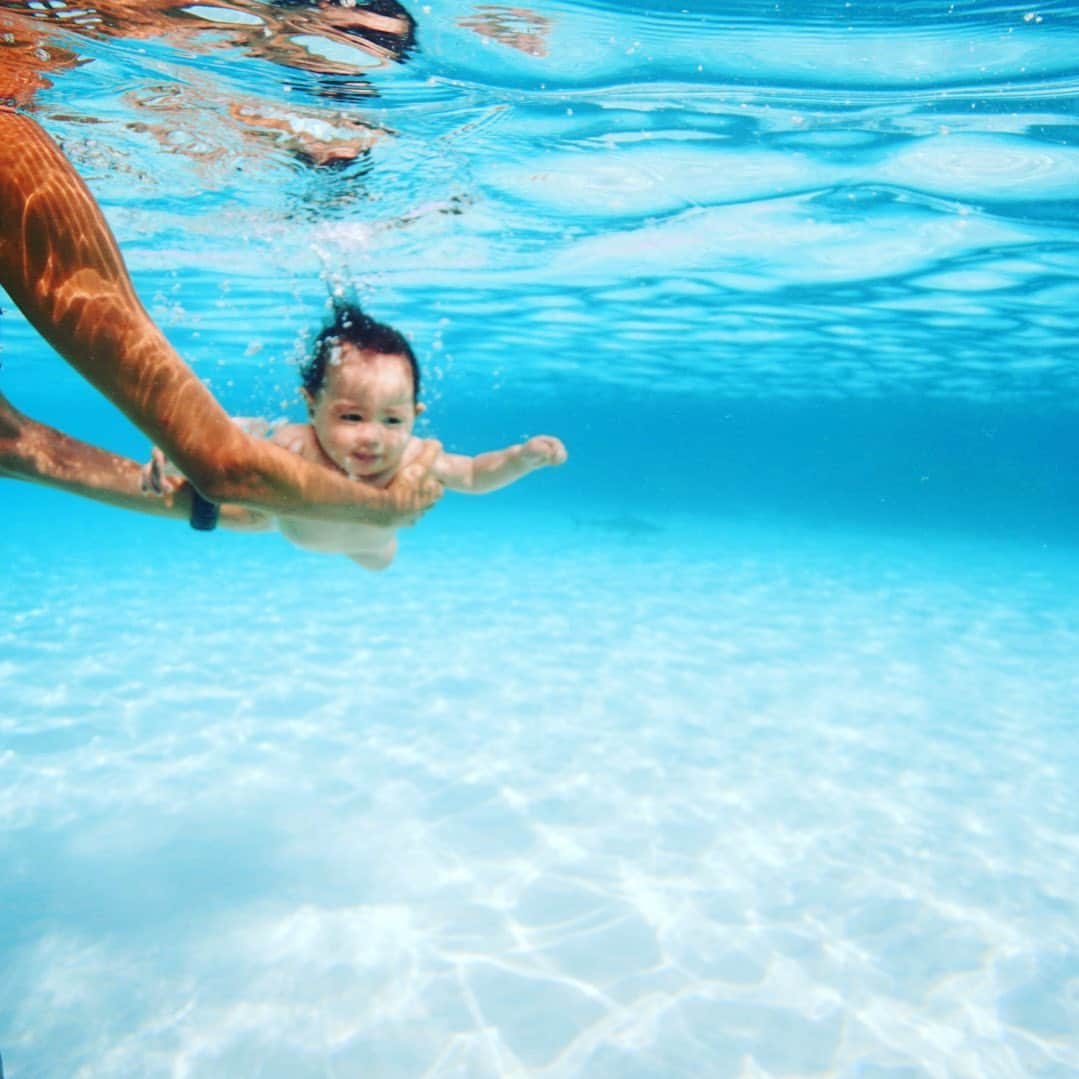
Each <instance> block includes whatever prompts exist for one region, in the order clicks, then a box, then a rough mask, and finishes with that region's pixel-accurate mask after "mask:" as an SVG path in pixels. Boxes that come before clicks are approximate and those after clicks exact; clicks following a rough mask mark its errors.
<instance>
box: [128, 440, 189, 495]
mask: <svg viewBox="0 0 1079 1079" xmlns="http://www.w3.org/2000/svg"><path fill="white" fill-rule="evenodd" d="M139 479H140V487H141V488H142V490H143V493H144V494H153V495H162V496H164V495H170V494H172V493H173V492H174V491H177V490H178V489H179V488H180V487H181V486H182V485H183V484H184V483H185V480H184V478H183V476H181V475H180V473H179V472H177V471H176V469H175V468H174V467H173V465H172V462H171V461H169V459H168V458H167V457H166V456H165V454H164V452H163V451H162V450H160V449H159V448H158V447H157V446H154V447H153V449H152V450H151V451H150V460H149V461H147V463H146V464H144V465H143V466H142V470H141V473H140V476H139Z"/></svg>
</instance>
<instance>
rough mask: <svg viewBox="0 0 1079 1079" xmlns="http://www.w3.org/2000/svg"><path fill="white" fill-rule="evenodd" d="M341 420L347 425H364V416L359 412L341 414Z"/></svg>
mask: <svg viewBox="0 0 1079 1079" xmlns="http://www.w3.org/2000/svg"><path fill="white" fill-rule="evenodd" d="M341 419H343V420H344V421H345V422H346V423H363V416H361V415H360V414H359V413H358V412H343V413H342V414H341Z"/></svg>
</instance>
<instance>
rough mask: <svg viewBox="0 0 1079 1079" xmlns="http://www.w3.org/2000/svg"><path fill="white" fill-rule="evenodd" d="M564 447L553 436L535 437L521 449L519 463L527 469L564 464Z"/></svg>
mask: <svg viewBox="0 0 1079 1079" xmlns="http://www.w3.org/2000/svg"><path fill="white" fill-rule="evenodd" d="M567 456H568V454H567V453H566V447H565V446H563V445H562V442H561V440H559V439H557V438H555V437H554V435H536V437H535V438H530V439H529V440H528V441H527V442H526V443H525V444H524V445H523V446H522V447H521V461H522V462H523V463H524V464H526V465H527V466H528V467H529V468H543V466H544V465H562V464H565V463H566V457H567Z"/></svg>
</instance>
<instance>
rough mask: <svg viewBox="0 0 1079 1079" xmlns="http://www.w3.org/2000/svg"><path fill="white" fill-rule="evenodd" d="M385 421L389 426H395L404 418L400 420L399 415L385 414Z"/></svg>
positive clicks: (402, 421)
mask: <svg viewBox="0 0 1079 1079" xmlns="http://www.w3.org/2000/svg"><path fill="white" fill-rule="evenodd" d="M386 423H387V424H388V425H389V426H390V427H396V426H397V425H398V424H399V423H404V420H402V419H401V417H400V416H387V417H386Z"/></svg>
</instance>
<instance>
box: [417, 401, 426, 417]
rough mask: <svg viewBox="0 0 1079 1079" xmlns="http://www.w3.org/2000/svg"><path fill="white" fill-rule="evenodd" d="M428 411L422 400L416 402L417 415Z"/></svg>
mask: <svg viewBox="0 0 1079 1079" xmlns="http://www.w3.org/2000/svg"><path fill="white" fill-rule="evenodd" d="M426 411H427V406H426V405H425V404H424V403H423V402H422V401H417V402H416V415H417V416H418V415H420V413H422V412H426Z"/></svg>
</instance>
